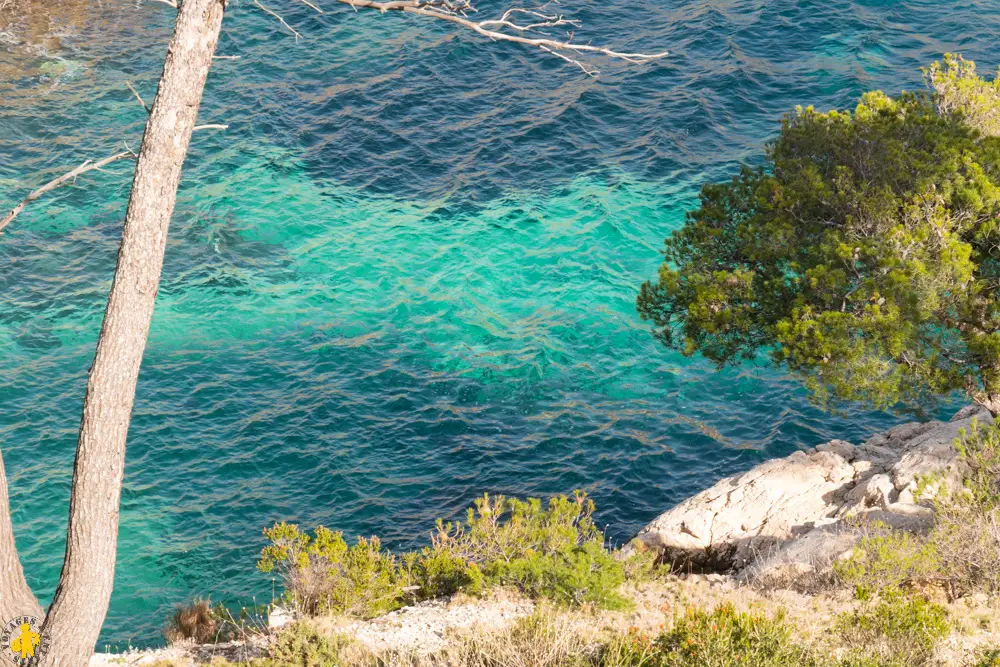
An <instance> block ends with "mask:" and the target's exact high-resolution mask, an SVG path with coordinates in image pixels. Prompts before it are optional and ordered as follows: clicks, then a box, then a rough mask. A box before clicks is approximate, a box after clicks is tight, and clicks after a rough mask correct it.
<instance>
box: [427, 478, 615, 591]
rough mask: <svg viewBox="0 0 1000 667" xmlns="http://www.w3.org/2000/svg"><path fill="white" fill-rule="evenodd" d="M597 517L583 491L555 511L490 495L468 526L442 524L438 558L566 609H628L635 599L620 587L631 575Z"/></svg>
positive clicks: (554, 502) (557, 503)
mask: <svg viewBox="0 0 1000 667" xmlns="http://www.w3.org/2000/svg"><path fill="white" fill-rule="evenodd" d="M593 513H594V503H593V501H592V500H590V499H589V498H587V497H586V495H585V494H583V493H577V494H576V495H575V496H574V497H573V498H567V497H566V496H556V497H554V498H552V499H550V500H549V502H548V505H547V506H544V505H543V504H542V502H541V501H540V500H538V499H536V498H529V499H528V500H523V501H522V500H518V499H516V498H505V497H504V496H496V497H494V498H492V499H491V498H490V497H489V496H488V495H484V496H483V497H481V498H479V499H478V500H476V502H475V505H474V507H472V508H470V509H469V512H468V516H467V517H466V521H465V523H464V524H461V523H443V522H441V521H439V522H438V524H437V532H436V534H435V535H434V536H433V539H432V546H431V548H430V553H432V554H433V553H438V554H446V555H447V557H448V558H449V559H455V560H456V561H464V562H467V563H469V564H470V567H475V568H476V569H478V570H480V571H481V572H482V581H483V583H484V584H485V585H487V586H510V587H514V588H517V589H518V590H520V591H522V592H523V593H525V594H526V595H528V596H529V597H533V598H545V599H550V600H554V601H556V602H560V603H565V604H583V603H591V604H595V605H597V606H600V607H604V608H621V607H623V606H625V605H626V604H627V601H626V600H625V599H624V598H623V597H622V596H621V595H620V594H618V592H617V589H618V588H619V587H620V586H621V584H622V583H623V582H624V581H625V570H624V567H623V565H622V564H621V562H620V561H619V560H617V559H616V558H614V556H613V555H612V554H611V553H610V552H609V551H608V550H607V549H606V548H605V546H604V534H603V533H602V532H601V531H600V529H598V528H597V526H596V525H595V524H594V520H593ZM478 576H479V575H478V574H476V575H475V576H474V577H473V579H475V580H476V581H477V582H478Z"/></svg>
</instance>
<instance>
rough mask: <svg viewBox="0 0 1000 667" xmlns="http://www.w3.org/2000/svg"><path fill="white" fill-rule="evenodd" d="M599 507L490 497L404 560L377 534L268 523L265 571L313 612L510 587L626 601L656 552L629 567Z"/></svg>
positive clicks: (610, 604)
mask: <svg viewBox="0 0 1000 667" xmlns="http://www.w3.org/2000/svg"><path fill="white" fill-rule="evenodd" d="M593 513H594V503H593V501H591V500H590V499H589V498H587V497H586V495H584V494H582V493H578V494H576V495H575V496H574V497H572V498H568V497H566V496H556V497H554V498H552V499H550V500H549V502H548V503H547V504H544V505H543V503H542V501H540V500H538V499H535V498H529V499H528V500H523V501H522V500H517V499H515V498H505V497H504V496H496V497H493V498H491V497H490V496H488V495H484V496H483V497H482V498H479V499H478V500H476V502H475V504H474V506H473V507H472V508H470V509H469V512H468V516H467V517H466V520H465V521H464V522H457V523H445V522H443V521H440V520H439V521H438V522H437V528H436V530H435V532H434V534H433V535H432V537H431V544H430V546H428V547H425V548H424V549H422V550H421V551H419V552H410V553H406V554H403V555H402V556H401V557H400V558H398V559H397V558H396V557H394V556H393V555H392V554H390V553H388V552H386V551H382V549H381V545H380V543H379V541H378V538H374V537H373V538H371V539H368V540H366V539H364V538H359V539H358V542H357V544H355V545H354V546H350V547H349V546H348V545H347V543H346V542H345V541H344V538H343V535H342V534H341V533H339V532H333V531H330V530H328V529H327V528H324V527H322V526H320V527H318V528H316V529H315V531H313V534H312V535H310V534H309V533H307V532H302V531H300V530H299V527H298V526H296V525H293V524H287V523H277V524H275V525H274V526H272V527H271V528H268V529H265V531H264V535H265V536H266V537H267V538H268V539H269V540H270V544H269V545H267V546H266V547H264V549H263V550H262V551H261V558H260V561H259V562H258V563H257V567H258V569H260V570H261V571H262V572H273V571H276V570H277V571H278V572H279V573H280V575H281V577H282V580H283V583H284V588H285V594H286V598H287V600H288V602H289V603H290V604H291V605H293V606H295V607H296V608H297V609H299V610H301V611H303V612H304V613H306V614H317V613H327V612H333V613H339V614H346V615H351V616H360V617H371V616H376V615H379V614H382V613H385V612H387V611H390V610H392V609H394V608H397V607H398V606H400V605H401V604H402V602H403V600H404V599H406V595H407V594H408V593H409V594H412V596H413V597H415V598H418V599H427V598H435V597H441V596H446V595H452V594H454V593H457V592H464V593H467V594H470V595H478V594H481V593H482V592H483V591H485V590H486V589H488V588H492V587H512V588H516V589H517V590H519V591H521V592H522V593H524V594H525V595H527V596H529V597H531V598H535V599H548V600H552V601H555V602H558V603H560V604H576V605H580V604H593V605H596V606H599V607H602V608H609V609H619V608H623V607H625V606H627V605H628V600H627V599H626V598H625V597H623V596H622V595H621V594H620V593H619V592H618V589H619V588H620V587H621V585H622V584H623V583H624V582H625V579H626V571H627V572H628V574H629V576H630V577H631V578H632V579H634V580H638V579H642V578H644V577H647V576H650V575H651V574H652V573H654V572H656V571H658V570H657V568H656V567H655V560H654V559H655V554H652V553H641V554H637V555H636V556H635V557H633V558H632V559H629V562H628V565H627V570H626V564H624V563H623V562H622V561H621V560H619V559H618V558H615V556H614V555H613V554H612V553H611V552H610V551H609V550H608V549H607V548H605V546H604V534H603V533H602V532H601V531H600V529H598V528H597V526H596V525H595V524H594V520H593Z"/></svg>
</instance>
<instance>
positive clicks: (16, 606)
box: [0, 456, 42, 623]
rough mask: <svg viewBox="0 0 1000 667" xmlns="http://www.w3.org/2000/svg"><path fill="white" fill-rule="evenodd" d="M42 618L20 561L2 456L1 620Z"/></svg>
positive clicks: (0, 459)
mask: <svg viewBox="0 0 1000 667" xmlns="http://www.w3.org/2000/svg"><path fill="white" fill-rule="evenodd" d="M24 615H28V616H37V617H39V618H41V616H42V608H41V606H39V604H38V600H36V599H35V596H34V594H33V593H32V592H31V588H29V587H28V582H27V581H25V579H24V570H23V569H22V568H21V560H20V558H18V556H17V547H16V546H15V545H14V526H13V524H12V523H11V518H10V500H9V498H8V497H7V472H6V470H4V467H3V456H0V623H6V622H7V621H9V620H10V619H12V618H15V617H17V616H24Z"/></svg>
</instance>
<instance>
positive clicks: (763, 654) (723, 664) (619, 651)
mask: <svg viewBox="0 0 1000 667" xmlns="http://www.w3.org/2000/svg"><path fill="white" fill-rule="evenodd" d="M596 663H597V665H598V667H682V666H683V667H736V666H737V665H739V666H741V667H787V666H789V665H796V666H799V667H809V666H811V665H817V664H818V662H817V658H816V656H815V655H814V654H813V652H812V651H811V650H809V649H808V648H804V647H802V646H799V645H797V644H796V643H795V642H794V641H793V640H792V636H791V631H790V629H789V627H788V625H787V623H786V622H785V618H784V615H782V614H777V615H774V616H767V615H764V614H759V613H757V612H739V611H737V610H736V608H735V607H734V606H733V605H731V604H724V605H721V606H719V607H717V608H716V609H714V610H713V611H710V612H708V611H704V610H701V609H696V608H689V609H687V610H686V611H685V612H684V613H683V614H682V615H680V616H679V617H677V618H676V619H674V623H673V626H672V628H671V629H670V630H669V631H667V632H664V633H663V634H661V635H660V636H658V637H655V638H650V637H647V636H645V635H643V634H641V633H638V632H630V633H628V634H627V635H622V636H619V637H616V638H614V639H612V640H611V641H609V642H608V643H606V644H605V645H604V646H603V647H602V648H601V650H600V651H599V654H598V657H597V659H596Z"/></svg>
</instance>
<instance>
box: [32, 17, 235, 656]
mask: <svg viewBox="0 0 1000 667" xmlns="http://www.w3.org/2000/svg"><path fill="white" fill-rule="evenodd" d="M224 8H225V7H224V0H183V2H182V3H181V6H180V10H179V12H178V15H177V24H176V27H175V28H174V35H173V38H172V39H171V41H170V46H169V48H168V50H167V57H166V61H165V62H164V66H163V74H162V76H161V77H160V84H159V88H158V90H157V95H156V100H155V101H154V102H153V108H152V111H151V112H150V115H149V122H148V123H147V125H146V131H145V134H144V135H143V139H142V150H141V151H140V153H139V160H138V164H137V165H136V170H135V178H134V180H133V181H132V193H131V195H130V197H129V202H128V210H127V212H126V214H125V225H124V228H123V230H122V243H121V248H120V249H119V251H118V266H117V268H116V269H115V275H114V282H113V283H112V286H111V294H110V296H109V297H108V305H107V308H106V309H105V311H104V323H103V324H102V326H101V333H100V337H99V338H98V341H97V353H96V355H95V357H94V364H93V366H92V367H91V370H90V378H89V381H88V383H87V394H86V398H85V399H84V404H83V417H82V419H81V422H80V438H79V441H78V443H77V450H76V463H75V464H74V468H73V491H72V496H71V497H70V512H69V528H68V531H67V541H66V557H65V560H64V561H63V568H62V574H61V575H60V577H59V585H58V587H57V588H56V593H55V597H54V599H53V601H52V606H51V607H50V608H49V613H48V616H47V617H46V619H45V625H44V626H43V629H42V634H43V636H44V638H45V640H47V641H48V642H49V650H48V651H47V652H46V654H45V655H44V656H43V658H42V663H41V665H43V667H49V666H58V667H84V666H85V665H87V663H88V662H89V660H90V656H91V654H92V652H93V650H94V645H95V644H96V643H97V638H98V635H99V633H100V631H101V626H102V625H103V624H104V617H105V615H106V614H107V610H108V603H109V600H110V598H111V589H112V587H113V584H114V570H115V557H116V549H117V542H118V512H119V499H120V496H121V487H122V475H123V473H124V468H125V441H126V437H127V435H128V427H129V421H130V419H131V415H132V405H133V402H134V399H135V386H136V381H137V379H138V376H139V366H140V363H141V362H142V354H143V350H144V349H145V347H146V337H147V335H148V333H149V324H150V321H151V319H152V317H153V302H154V300H155V298H156V291H157V288H158V287H159V284H160V270H161V268H162V266H163V252H164V248H165V245H166V241H167V228H168V226H169V224H170V216H171V215H172V213H173V210H174V204H175V203H176V199H177V184H178V182H179V181H180V175H181V166H182V164H183V163H184V156H185V155H186V154H187V149H188V143H189V142H190V140H191V132H192V130H193V129H194V124H195V118H196V116H197V113H198V106H199V105H200V104H201V96H202V92H203V91H204V88H205V79H206V77H207V76H208V70H209V67H210V65H211V64H212V54H213V53H214V52H215V46H216V43H217V42H218V39H219V30H220V28H221V26H222V16H223V11H224Z"/></svg>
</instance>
